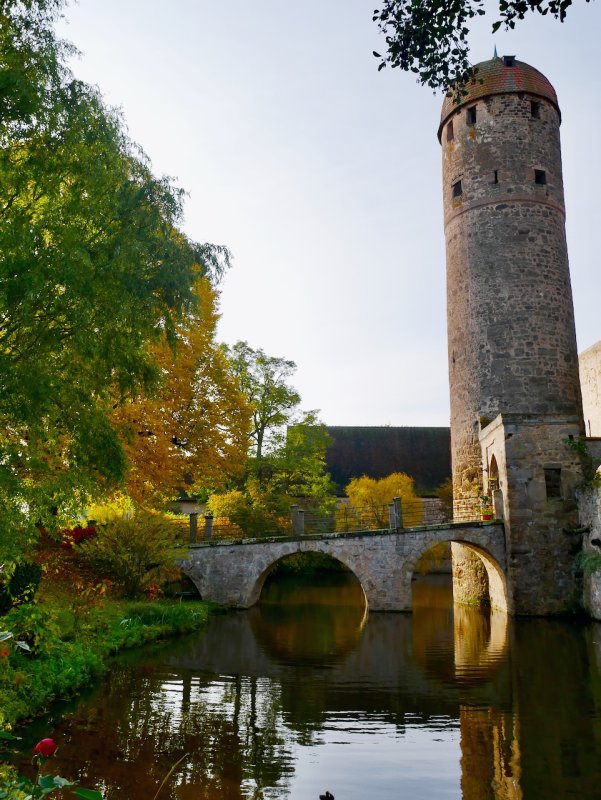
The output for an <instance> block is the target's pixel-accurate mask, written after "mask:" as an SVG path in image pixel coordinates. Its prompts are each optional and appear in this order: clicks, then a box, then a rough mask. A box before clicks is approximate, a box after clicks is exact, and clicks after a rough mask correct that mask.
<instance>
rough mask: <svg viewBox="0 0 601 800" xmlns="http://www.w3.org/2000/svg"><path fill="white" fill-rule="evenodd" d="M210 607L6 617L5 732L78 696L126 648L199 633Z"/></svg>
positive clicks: (170, 604) (46, 609)
mask: <svg viewBox="0 0 601 800" xmlns="http://www.w3.org/2000/svg"><path fill="white" fill-rule="evenodd" d="M209 612H210V604H208V603H203V602H199V601H197V602H179V601H165V600H155V601H152V602H127V601H112V600H103V601H102V603H93V602H89V603H87V604H86V603H85V602H83V603H76V604H75V605H68V604H67V603H66V602H60V601H54V602H53V601H50V600H49V601H45V602H40V603H37V602H36V603H26V604H23V605H20V606H17V607H15V608H12V609H11V610H10V611H9V612H8V613H7V614H6V615H5V616H3V617H0V632H1V633H2V640H1V641H0V730H6V729H10V727H12V726H13V725H14V724H15V723H17V722H18V721H20V720H25V719H28V718H30V717H32V716H35V715H36V714H40V713H42V712H43V711H44V710H45V709H46V707H47V706H48V704H49V703H50V702H52V701H53V700H55V699H58V698H63V697H65V696H66V695H69V694H73V693H74V692H75V691H76V690H77V689H78V688H79V687H82V686H84V685H85V684H87V683H89V682H90V681H91V680H92V678H93V677H95V676H96V675H98V674H100V673H101V672H103V671H104V670H105V669H106V668H107V662H108V660H109V658H110V656H112V655H114V654H115V653H117V652H119V651H120V650H124V649H126V648H131V647H138V646H140V645H142V644H145V643H147V642H152V641H157V640H160V639H164V638H167V637H171V636H178V635H181V634H185V633H189V632H192V631H195V630H198V629H200V628H201V627H202V626H203V625H204V624H205V622H206V619H207V617H208V614H209Z"/></svg>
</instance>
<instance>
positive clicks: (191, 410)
mask: <svg viewBox="0 0 601 800" xmlns="http://www.w3.org/2000/svg"><path fill="white" fill-rule="evenodd" d="M196 291H197V294H198V307H199V310H198V312H197V313H196V314H194V315H193V316H190V317H188V318H187V319H186V320H185V321H184V322H182V323H181V324H180V326H179V329H178V336H177V346H176V348H175V351H174V350H173V349H172V348H171V347H170V346H169V345H168V344H167V343H166V342H162V343H160V344H158V345H156V346H155V351H154V355H155V358H156V362H157V364H158V366H159V368H160V371H161V373H162V376H163V379H162V383H161V386H160V388H159V390H158V391H157V392H156V394H155V395H154V396H153V397H142V398H138V399H136V400H133V401H129V402H126V403H125V404H122V405H120V406H118V407H117V408H116V409H115V410H114V414H113V422H114V424H115V425H116V426H117V427H118V429H119V430H120V432H121V437H122V441H123V446H124V449H125V452H126V455H127V458H128V461H129V472H128V477H127V487H126V490H127V493H128V494H129V495H130V496H131V497H133V498H134V500H135V501H136V502H137V503H139V504H141V505H144V506H147V507H148V506H157V505H164V504H165V503H166V502H168V501H170V500H174V499H176V498H177V497H178V494H179V490H180V488H185V490H186V491H187V492H188V493H190V494H193V493H197V492H201V491H204V490H219V489H222V488H223V487H224V486H225V485H226V484H227V483H228V482H229V481H230V480H231V479H232V478H233V477H235V476H237V475H239V474H240V473H241V471H242V470H243V468H244V464H245V461H246V455H247V451H248V441H249V434H250V417H251V409H250V406H249V404H248V401H247V400H246V398H245V397H244V395H243V394H242V392H241V391H240V386H239V382H238V379H237V377H236V376H235V375H234V374H233V372H232V370H231V368H230V365H229V362H228V360H227V358H226V356H225V354H224V352H223V350H222V348H221V347H220V346H219V345H218V344H217V343H216V341H215V328H216V324H217V319H218V314H217V310H216V296H215V290H214V289H213V287H212V286H211V284H210V283H209V281H208V280H207V279H206V278H200V279H199V280H198V283H197V287H196Z"/></svg>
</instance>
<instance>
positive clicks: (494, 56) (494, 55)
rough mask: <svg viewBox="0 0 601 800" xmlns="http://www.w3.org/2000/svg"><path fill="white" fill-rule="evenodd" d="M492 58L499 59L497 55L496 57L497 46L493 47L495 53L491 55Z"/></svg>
mask: <svg viewBox="0 0 601 800" xmlns="http://www.w3.org/2000/svg"><path fill="white" fill-rule="evenodd" d="M492 57H493V58H498V57H499V55H498V53H497V45H495V52H494V53H493V56H492Z"/></svg>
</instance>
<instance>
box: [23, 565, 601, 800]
mask: <svg viewBox="0 0 601 800" xmlns="http://www.w3.org/2000/svg"><path fill="white" fill-rule="evenodd" d="M311 583H312V585H311V586H308V585H307V584H306V582H304V583H303V581H301V580H299V579H294V580H283V579H281V580H280V581H278V582H277V583H273V584H271V585H270V586H268V587H267V590H266V591H265V592H264V595H263V603H262V605H261V606H260V607H257V608H254V609H251V610H250V611H246V612H232V613H227V614H223V615H219V616H216V617H214V618H213V619H212V620H211V621H210V623H209V626H208V629H207V630H206V631H205V632H204V633H202V634H200V635H197V636H194V637H191V638H186V639H184V640H180V641H177V642H170V643H168V644H166V645H163V646H161V647H155V648H153V649H149V650H146V651H145V652H144V653H143V654H142V655H140V654H137V655H136V656H135V657H130V658H128V659H122V660H120V661H118V662H117V664H116V665H115V668H114V669H113V670H112V672H111V674H110V675H109V676H108V677H107V678H106V679H105V680H103V681H102V683H101V684H100V685H99V686H97V687H96V688H95V689H94V690H91V691H90V692H89V693H88V694H87V696H85V697H84V698H82V699H81V702H80V703H79V704H78V705H77V706H76V707H74V706H71V707H63V708H57V709H56V710H54V711H53V713H52V717H51V719H46V720H40V721H38V722H36V723H35V724H34V725H32V726H30V727H29V728H28V729H27V730H25V731H24V732H22V733H23V735H24V736H25V739H24V751H26V750H28V749H29V748H30V746H31V744H32V742H35V741H36V740H37V739H38V738H41V737H42V736H48V735H52V736H54V737H55V738H56V740H57V741H58V742H59V744H60V750H59V753H58V758H57V759H56V761H57V762H58V763H56V764H54V765H53V766H55V767H56V771H57V772H58V773H60V774H63V775H65V776H68V777H72V778H74V779H76V780H79V781H81V783H82V784H83V785H87V786H96V787H98V788H102V789H103V790H104V791H105V795H106V797H107V798H108V800H153V798H154V797H155V793H156V791H157V789H158V787H159V785H160V783H161V780H162V779H163V777H164V776H165V775H166V774H167V773H168V772H169V770H170V768H171V767H172V766H173V765H174V764H175V762H177V761H178V759H180V758H182V756H185V757H184V758H183V760H182V761H181V762H180V764H179V765H178V766H177V767H176V768H175V769H174V771H173V773H172V774H171V776H170V779H169V781H168V782H167V783H166V785H165V786H164V788H163V789H162V790H161V792H160V794H159V796H158V798H157V800H168V798H169V800H176V799H177V800H238V799H242V798H245V799H246V798H248V799H249V800H250V798H253V799H254V800H258V799H259V798H271V799H273V800H276V799H277V800H280V799H283V798H290V800H318V797H319V795H320V794H322V793H324V792H325V791H326V789H327V790H329V791H330V792H332V794H333V795H334V796H335V798H336V800H393V798H394V799H395V800H397V798H398V799H399V800H405V799H406V800H438V799H441V800H442V798H445V799H446V798H463V800H492V799H493V798H495V799H499V800H517V799H518V798H524V800H547V799H548V800H556V799H561V798H579V800H589V798H590V799H591V800H592V798H601V624H599V623H591V624H586V625H577V624H567V623H562V622H557V621H548V620H529V621H523V620H518V621H513V622H512V621H509V622H508V620H507V618H506V617H505V616H504V615H500V614H493V615H486V614H481V613H479V612H477V611H473V610H468V609H457V608H456V609H455V610H453V607H452V603H451V599H452V598H451V593H450V586H449V585H448V582H447V579H439V578H435V577H431V578H429V579H428V580H427V581H426V580H424V581H421V582H419V583H418V584H416V588H415V591H414V613H413V615H406V614H370V615H369V616H368V615H367V613H366V611H365V608H364V605H363V593H362V591H361V589H360V587H359V586H358V584H356V583H355V582H354V579H352V577H351V576H347V575H344V574H340V575H338V576H336V575H334V576H328V577H327V579H326V580H325V581H320V580H316V579H315V577H312V578H311ZM320 583H323V585H321V586H320V585H319V584H320ZM29 752H30V750H29Z"/></svg>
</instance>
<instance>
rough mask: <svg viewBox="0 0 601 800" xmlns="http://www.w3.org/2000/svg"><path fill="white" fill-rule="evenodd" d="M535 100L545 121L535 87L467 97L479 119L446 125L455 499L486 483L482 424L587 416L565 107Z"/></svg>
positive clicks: (461, 111) (459, 114)
mask: <svg viewBox="0 0 601 800" xmlns="http://www.w3.org/2000/svg"><path fill="white" fill-rule="evenodd" d="M536 99H537V101H538V102H539V106H540V109H539V112H540V113H539V117H538V118H533V117H532V115H531V111H530V101H531V100H532V98H531V97H530V96H529V95H527V94H504V95H498V96H493V97H489V98H485V99H482V100H479V101H478V102H477V103H472V104H470V106H471V107H475V108H476V122H475V124H468V119H467V108H465V107H459V108H458V109H457V111H456V112H455V114H454V116H453V117H452V122H453V139H452V140H448V139H447V136H446V135H445V131H444V130H443V133H442V146H443V197H444V212H445V233H446V248H447V298H448V301H447V307H448V331H449V375H450V389H451V438H452V452H453V473H454V483H455V492H456V494H457V495H461V494H469V493H470V487H471V486H472V485H473V483H474V481H477V480H479V478H480V474H481V454H480V446H479V441H478V435H479V430H480V426H481V425H482V427H484V426H485V425H486V424H487V423H488V422H489V421H490V420H491V419H493V418H494V417H495V416H496V415H497V414H498V413H499V412H510V413H539V414H545V413H561V414H565V415H570V416H571V415H575V416H579V415H580V402H581V401H580V391H579V382H578V359H577V350H576V337H575V326H574V316H573V304H572V295H571V288H570V278H569V268H568V258H567V247H566V239H565V222H564V215H565V212H564V199H563V183H562V171H561V153H560V139H559V115H558V112H557V109H556V108H555V106H554V105H553V104H552V103H551V102H548V101H546V100H545V99H543V98H536ZM535 170H541V171H544V173H545V180H546V183H544V184H539V183H536V181H535ZM458 181H461V194H460V195H459V196H455V195H454V191H453V187H454V186H456V185H457V182H458Z"/></svg>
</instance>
